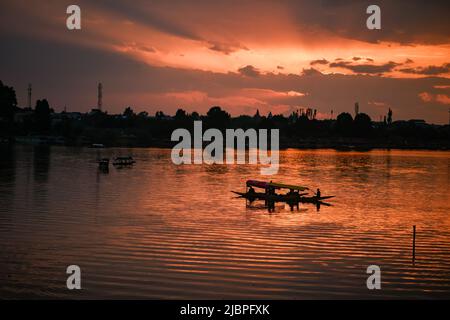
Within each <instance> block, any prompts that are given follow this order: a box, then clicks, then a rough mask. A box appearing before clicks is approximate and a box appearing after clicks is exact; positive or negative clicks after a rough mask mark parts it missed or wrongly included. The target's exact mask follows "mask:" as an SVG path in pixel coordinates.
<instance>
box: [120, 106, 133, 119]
mask: <svg viewBox="0 0 450 320" xmlns="http://www.w3.org/2000/svg"><path fill="white" fill-rule="evenodd" d="M135 115H136V114H135V113H134V111H133V109H131V107H127V108H125V110H124V111H123V116H124V117H126V118H133V117H134V116H135Z"/></svg>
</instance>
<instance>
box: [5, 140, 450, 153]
mask: <svg viewBox="0 0 450 320" xmlns="http://www.w3.org/2000/svg"><path fill="white" fill-rule="evenodd" d="M177 143H178V142H172V141H158V142H156V141H155V142H153V143H149V144H109V145H104V146H103V147H95V146H93V145H92V144H75V143H52V142H36V141H27V142H25V141H8V142H6V141H1V143H0V146H2V147H3V146H13V145H28V146H60V147H72V148H89V149H100V150H101V149H110V148H133V149H134V148H139V149H141V148H142V149H145V148H155V149H172V148H173V147H174V146H175V145H176V144H177ZM206 145H208V143H206V144H205V146H206ZM287 149H294V150H335V151H341V152H369V151H373V150H387V151H389V150H411V151H444V152H446V151H450V146H445V145H440V144H436V143H433V144H430V145H425V144H422V143H420V144H398V143H369V142H364V143H352V144H349V143H336V142H334V141H328V142H324V141H320V142H317V141H316V142H313V141H301V142H295V143H280V148H279V150H280V151H282V150H287Z"/></svg>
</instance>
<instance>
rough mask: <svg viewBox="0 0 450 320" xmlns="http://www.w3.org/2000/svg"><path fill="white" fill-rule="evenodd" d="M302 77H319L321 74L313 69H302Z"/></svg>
mask: <svg viewBox="0 0 450 320" xmlns="http://www.w3.org/2000/svg"><path fill="white" fill-rule="evenodd" d="M301 74H302V75H303V76H320V75H322V73H321V72H320V71H319V70H317V69H314V68H309V69H305V68H303V70H302V73H301Z"/></svg>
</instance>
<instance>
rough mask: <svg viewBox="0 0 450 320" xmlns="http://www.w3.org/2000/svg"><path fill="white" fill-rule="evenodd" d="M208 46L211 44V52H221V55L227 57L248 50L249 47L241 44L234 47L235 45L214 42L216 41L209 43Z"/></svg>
mask: <svg viewBox="0 0 450 320" xmlns="http://www.w3.org/2000/svg"><path fill="white" fill-rule="evenodd" d="M208 44H209V47H208V48H209V49H210V50H213V51H218V52H221V53H223V54H227V55H228V54H230V53H233V52H235V51H238V50H248V48H247V47H245V46H243V45H240V44H237V45H234V44H228V43H221V42H214V41H209V42H208Z"/></svg>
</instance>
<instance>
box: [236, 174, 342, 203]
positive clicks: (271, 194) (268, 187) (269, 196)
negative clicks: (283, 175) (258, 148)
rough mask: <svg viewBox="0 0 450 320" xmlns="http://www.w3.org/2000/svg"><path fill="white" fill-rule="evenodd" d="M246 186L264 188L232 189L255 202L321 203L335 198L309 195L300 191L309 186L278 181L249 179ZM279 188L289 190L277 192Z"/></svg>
mask: <svg viewBox="0 0 450 320" xmlns="http://www.w3.org/2000/svg"><path fill="white" fill-rule="evenodd" d="M246 187H247V188H251V189H253V187H255V188H260V189H264V190H265V192H256V191H254V190H253V191H250V190H251V189H249V190H247V191H246V192H238V191H232V192H233V193H234V194H237V195H238V196H240V197H242V198H245V199H247V200H249V201H250V202H253V201H255V200H264V201H266V202H286V203H289V204H295V203H313V204H321V203H323V202H322V201H323V200H327V199H331V198H334V196H320V197H318V196H317V195H314V196H309V197H307V196H306V195H307V194H308V193H300V191H304V190H309V188H308V187H304V186H297V185H290V184H284V183H277V182H265V181H258V180H247V182H246ZM277 189H288V190H289V192H288V193H286V194H276V193H275V190H277Z"/></svg>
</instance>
